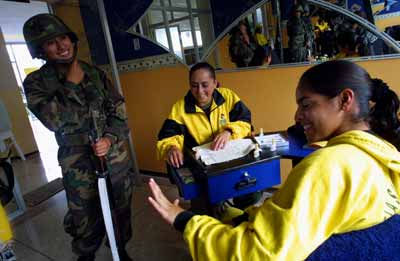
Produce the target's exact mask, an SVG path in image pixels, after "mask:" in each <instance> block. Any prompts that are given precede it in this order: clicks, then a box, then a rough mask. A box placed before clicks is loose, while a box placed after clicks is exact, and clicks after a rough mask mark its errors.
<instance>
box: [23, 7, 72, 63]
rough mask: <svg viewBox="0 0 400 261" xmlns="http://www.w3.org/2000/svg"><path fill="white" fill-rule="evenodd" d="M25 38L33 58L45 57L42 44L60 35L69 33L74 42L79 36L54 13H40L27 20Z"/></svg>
mask: <svg viewBox="0 0 400 261" xmlns="http://www.w3.org/2000/svg"><path fill="white" fill-rule="evenodd" d="M23 33H24V38H25V41H26V44H27V46H28V49H29V52H30V54H31V56H32V58H43V52H42V48H41V46H42V44H43V43H44V42H45V41H47V40H50V39H54V38H55V37H57V36H60V35H64V34H66V35H68V36H69V37H70V39H71V41H72V42H73V43H76V42H77V41H78V37H77V36H76V34H75V33H74V32H72V31H71V29H70V28H69V27H68V26H67V25H66V24H65V23H64V22H63V21H62V20H61V19H60V18H58V17H57V16H55V15H52V14H38V15H35V16H33V17H31V18H29V20H28V21H26V22H25V24H24V28H23Z"/></svg>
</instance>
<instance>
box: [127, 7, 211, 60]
mask: <svg viewBox="0 0 400 261" xmlns="http://www.w3.org/2000/svg"><path fill="white" fill-rule="evenodd" d="M130 31H131V32H132V31H133V32H136V33H140V34H141V35H142V36H144V37H146V38H147V39H150V40H152V41H153V42H156V43H158V44H160V45H161V46H163V47H164V48H165V49H167V50H170V51H172V52H173V53H174V54H175V55H176V56H177V57H179V58H180V59H181V60H182V62H183V63H185V64H188V65H190V64H194V63H196V62H197V61H200V59H201V57H202V56H203V54H204V50H205V49H207V48H208V47H209V46H210V45H211V43H212V42H213V41H214V31H213V27H212V17H211V9H210V3H209V1H208V0H155V1H153V3H152V5H151V6H150V7H149V9H148V10H147V12H146V14H145V15H144V16H143V17H142V18H141V19H140V21H139V22H138V23H137V24H135V25H134V26H133V28H131V29H130Z"/></svg>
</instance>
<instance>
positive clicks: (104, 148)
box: [92, 137, 111, 157]
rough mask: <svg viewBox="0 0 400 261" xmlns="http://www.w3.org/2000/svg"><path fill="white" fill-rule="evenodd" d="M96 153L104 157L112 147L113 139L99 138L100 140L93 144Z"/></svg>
mask: <svg viewBox="0 0 400 261" xmlns="http://www.w3.org/2000/svg"><path fill="white" fill-rule="evenodd" d="M92 147H93V151H94V154H95V155H96V156H97V157H102V156H105V155H107V152H108V150H109V149H110V147H111V140H110V139H109V138H107V137H104V138H101V139H99V141H98V142H96V143H95V144H93V145H92Z"/></svg>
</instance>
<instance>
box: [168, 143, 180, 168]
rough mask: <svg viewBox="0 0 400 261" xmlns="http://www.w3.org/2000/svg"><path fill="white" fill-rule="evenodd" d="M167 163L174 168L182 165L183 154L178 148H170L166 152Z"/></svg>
mask: <svg viewBox="0 0 400 261" xmlns="http://www.w3.org/2000/svg"><path fill="white" fill-rule="evenodd" d="M167 161H168V163H169V164H170V165H172V166H174V167H175V168H179V167H180V166H182V165H183V153H182V152H181V151H180V150H179V149H178V148H171V149H170V150H169V152H168V160H167Z"/></svg>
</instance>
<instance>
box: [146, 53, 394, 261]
mask: <svg viewBox="0 0 400 261" xmlns="http://www.w3.org/2000/svg"><path fill="white" fill-rule="evenodd" d="M296 101H297V104H298V108H297V111H296V115H295V119H296V122H298V123H300V124H301V125H302V126H303V128H304V132H305V135H306V136H307V139H308V141H309V142H316V141H322V140H328V144H327V146H326V147H324V148H322V149H318V150H317V151H315V152H314V153H312V154H310V155H309V156H308V157H306V158H305V159H303V160H302V161H301V162H300V163H299V164H298V165H296V167H295V168H294V169H293V170H292V171H291V173H290V175H289V177H288V179H287V180H286V182H285V183H284V184H283V185H282V187H281V189H280V190H279V191H277V192H276V193H275V194H274V195H273V197H272V198H270V199H268V200H266V201H265V202H264V203H263V205H262V206H261V207H257V208H256V207H254V208H250V209H247V210H246V215H244V216H245V218H244V219H243V218H242V222H241V223H240V224H238V225H236V226H232V225H230V224H224V223H221V222H220V221H218V220H216V219H214V218H212V217H209V216H205V215H203V216H201V215H194V214H192V213H190V212H188V211H184V210H183V209H182V208H180V207H179V206H178V200H175V201H174V202H173V203H171V202H170V201H169V200H168V199H167V198H166V197H165V196H164V194H163V193H162V191H161V190H160V188H159V187H158V186H157V184H156V183H155V182H154V180H150V182H149V185H150V188H151V190H152V193H153V196H152V197H149V201H150V203H151V204H152V205H153V206H154V208H155V209H156V210H157V211H158V212H159V213H160V214H161V216H162V217H163V218H164V219H165V220H166V221H167V222H168V223H169V224H171V225H174V226H175V228H177V229H178V230H181V231H183V236H184V238H185V241H186V242H187V244H188V246H189V250H190V253H191V255H192V257H193V259H194V260H251V261H253V260H304V259H306V258H307V257H308V256H309V255H310V254H311V253H312V252H313V251H314V250H315V249H317V248H318V246H320V245H322V244H323V243H324V242H325V241H326V240H327V239H328V238H330V237H331V236H333V235H338V234H339V235H340V234H343V233H346V232H350V231H358V230H363V229H366V228H372V227H375V225H377V224H380V223H383V224H385V223H386V222H385V220H387V219H391V220H392V217H393V216H395V215H398V214H399V213H400V200H399V195H400V153H399V152H398V151H397V150H396V148H395V147H394V146H393V145H392V144H391V143H389V142H388V141H390V142H392V143H393V144H399V143H398V141H397V139H398V138H397V137H398V129H399V120H398V118H397V111H398V109H399V99H398V97H397V95H396V94H395V93H394V92H393V91H392V90H390V89H389V88H388V86H387V85H386V84H385V83H383V82H382V81H381V80H378V79H371V77H370V76H369V74H368V73H367V72H366V71H365V70H364V69H363V68H361V67H360V66H358V65H356V64H354V63H351V62H349V61H340V60H335V61H329V62H325V63H322V64H319V65H317V66H314V67H312V68H310V69H309V70H308V71H306V72H305V73H304V75H303V76H302V77H301V79H300V82H299V85H298V87H297V90H296ZM393 218H398V216H395V217H393ZM389 221H390V220H388V222H389ZM363 231H365V230H363ZM390 232H392V231H390ZM392 233H396V232H394V231H393V232H392ZM397 233H398V232H397ZM397 241H398V240H397ZM392 244H399V242H392ZM365 247H368V246H365ZM337 250H338V251H340V249H337ZM397 254H398V253H397Z"/></svg>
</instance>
